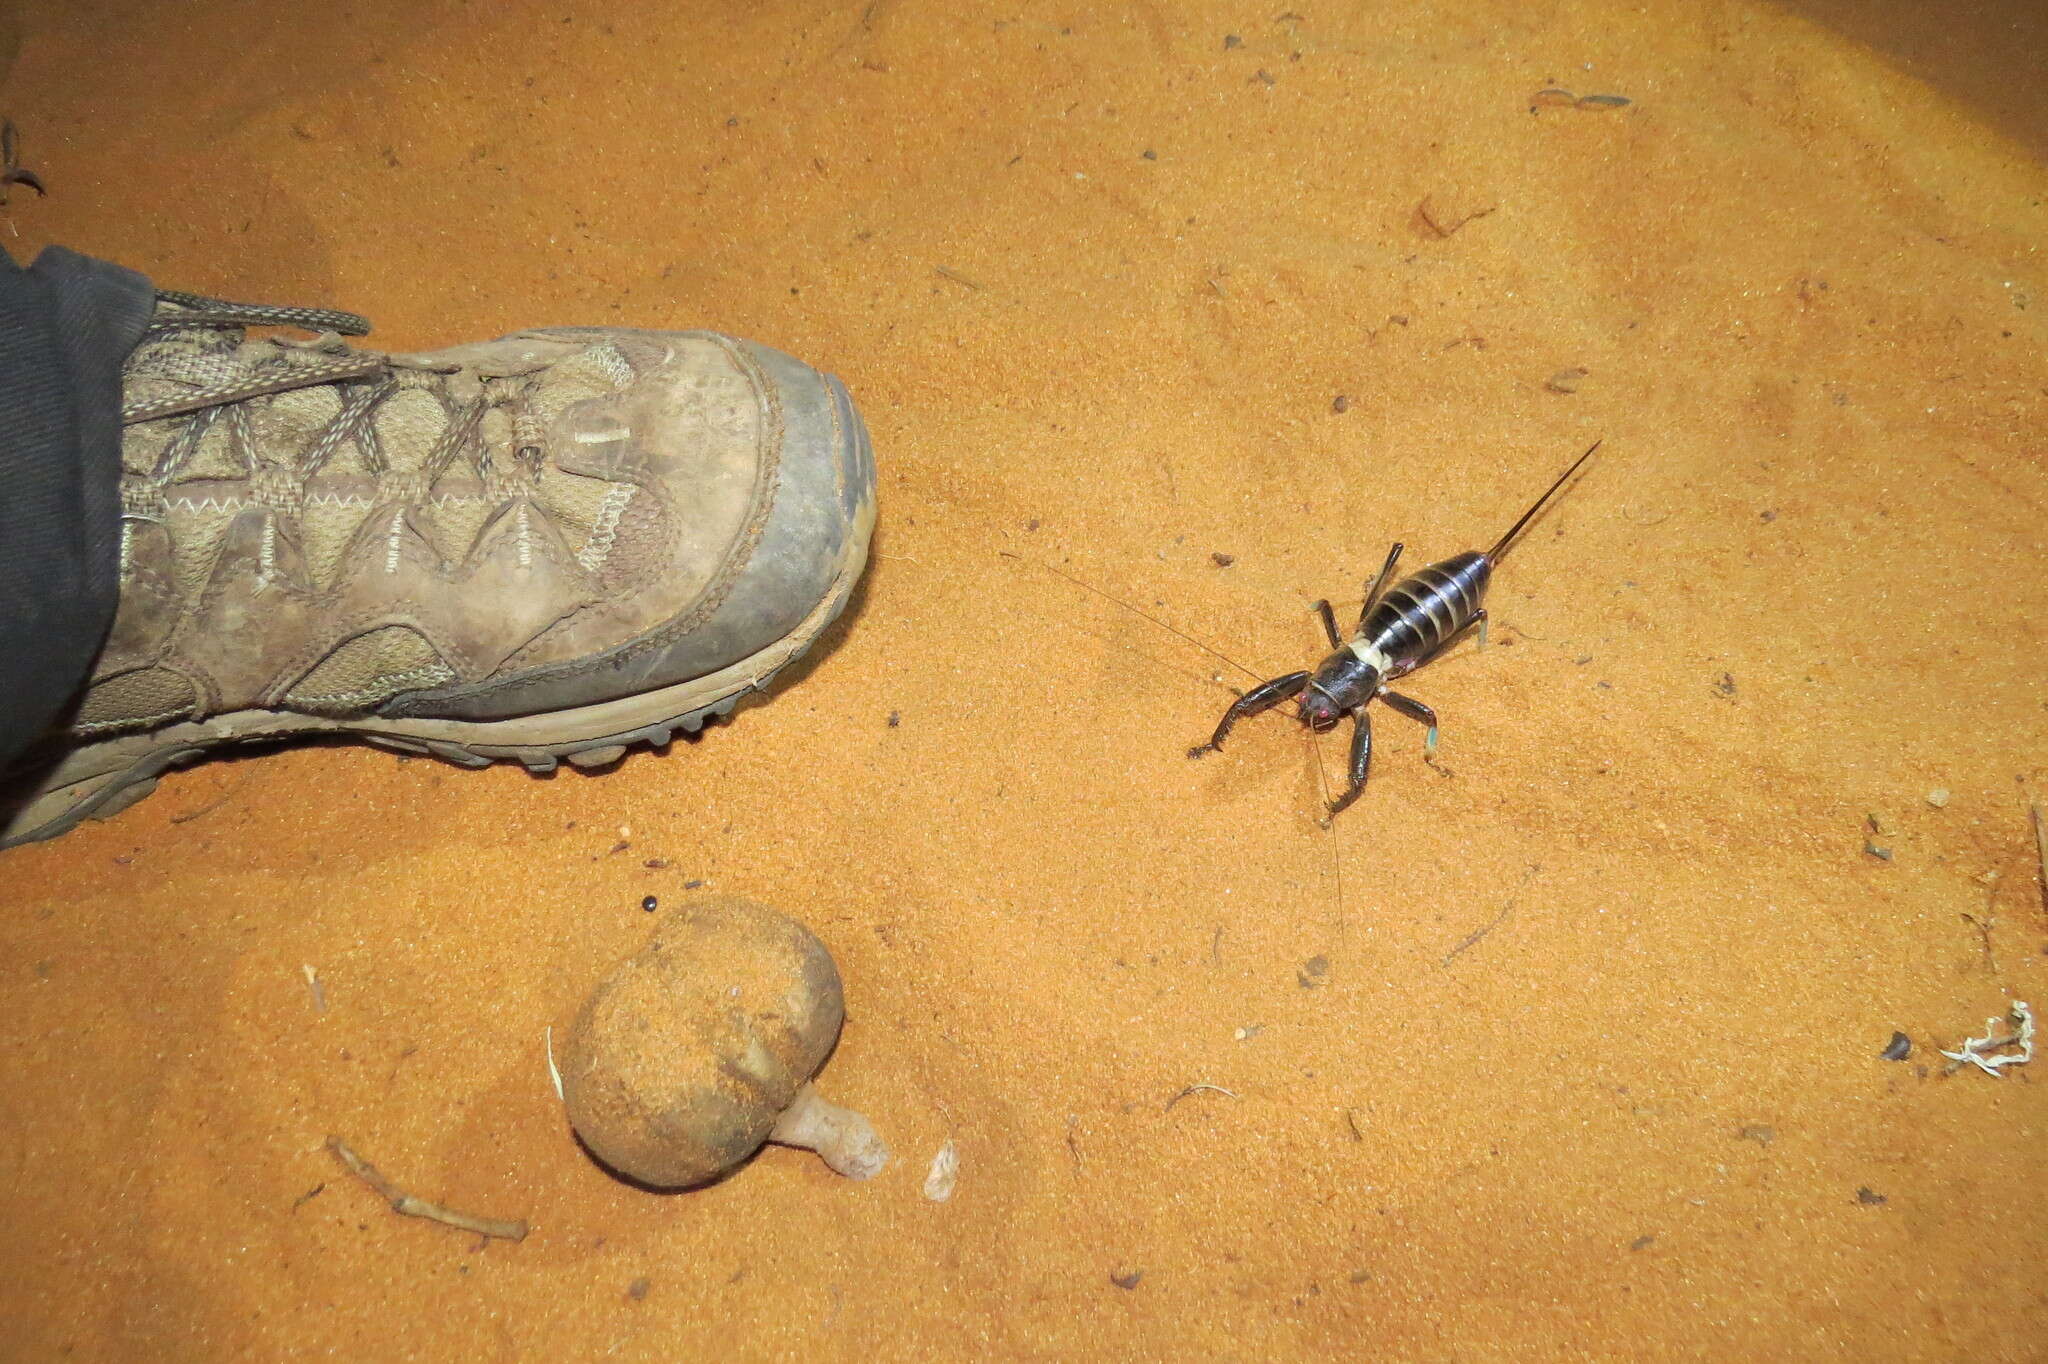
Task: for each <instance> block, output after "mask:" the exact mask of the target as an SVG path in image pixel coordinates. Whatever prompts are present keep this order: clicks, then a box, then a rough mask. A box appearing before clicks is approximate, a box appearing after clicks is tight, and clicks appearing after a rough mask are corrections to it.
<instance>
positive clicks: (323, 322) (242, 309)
mask: <svg viewBox="0 0 2048 1364" xmlns="http://www.w3.org/2000/svg"><path fill="white" fill-rule="evenodd" d="M157 302H158V303H159V304H166V303H167V304H170V305H172V307H174V308H178V309H182V310H183V311H178V312H171V311H165V310H163V309H161V308H160V309H159V311H158V312H157V314H156V316H155V317H153V318H151V319H150V323H149V333H148V334H149V335H150V336H151V337H155V336H160V335H162V334H163V333H165V332H169V331H178V330H183V329H186V328H237V327H303V328H305V329H306V330H307V331H312V332H320V333H326V334H331V335H334V336H362V335H364V334H366V333H367V332H368V331H369V330H370V321H369V319H368V318H366V317H360V316H358V315H357V314H355V313H345V312H342V311H340V310H338V309H334V308H292V307H282V306H279V305H276V304H270V303H231V302H229V301H228V300H226V299H219V298H206V297H204V296H202V295H199V294H187V293H180V292H179V291H177V290H175V289H159V290H158V291H157ZM323 342H324V337H323V340H322V341H314V342H311V343H308V344H307V345H306V346H305V350H306V351H307V353H308V354H316V353H317V351H316V350H315V348H316V347H319V346H321V345H322V344H323ZM388 363H389V362H388V361H387V359H386V358H385V357H384V356H382V355H377V354H374V353H371V352H366V351H348V352H346V353H345V354H342V355H332V356H324V357H321V358H318V359H309V360H307V361H304V362H301V363H295V364H291V365H288V366H283V365H281V366H273V367H270V368H268V369H256V368H254V367H251V366H249V365H247V364H243V363H241V362H239V361H237V360H235V359H234V358H232V357H229V356H219V357H216V358H214V359H213V360H212V361H210V362H209V363H208V365H207V367H206V369H205V371H204V372H203V373H200V374H195V375H194V376H192V377H196V378H200V379H201V380H202V382H199V383H196V384H194V385H193V387H192V388H190V389H189V390H188V391H186V392H184V393H179V394H176V395H174V396H167V397H162V398H154V399H149V400H139V401H135V402H130V403H126V404H124V405H123V406H122V408H121V421H122V424H123V425H128V426H132V425H134V424H135V423H137V422H146V421H155V420H157V419H159V418H162V417H175V416H178V415H179V414H181V413H185V412H197V411H200V410H202V409H204V408H209V407H224V406H227V405H228V404H230V403H237V402H241V401H242V400H243V399H245V398H256V397H261V396H263V395H265V394H269V393H284V392H287V391H289V390H291V389H295V388H313V387H315V386H317V385H320V384H331V383H335V382H337V381H339V380H345V379H374V378H378V377H380V376H381V375H382V374H383V373H384V371H385V368H386V366H387V365H388ZM205 380H211V382H205Z"/></svg>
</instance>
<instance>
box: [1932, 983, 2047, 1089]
mask: <svg viewBox="0 0 2048 1364" xmlns="http://www.w3.org/2000/svg"><path fill="white" fill-rule="evenodd" d="M2011 1017H2013V1018H2016V1019H2018V1020H2019V1026H2018V1028H2017V1030H2016V1031H2014V1032H2010V1033H2007V1032H2005V1031H2003V1030H2002V1029H2001V1028H2000V1027H1999V1024H2000V1023H2001V1022H2002V1021H2003V1020H2001V1019H1999V1018H1997V1017H1992V1018H1987V1019H1985V1020H1984V1035H1983V1036H1982V1037H1970V1038H1965V1039H1964V1041H1963V1049H1962V1050H1961V1051H1945V1052H1943V1053H1942V1055H1943V1056H1946V1057H1947V1058H1948V1059H1949V1060H1951V1061H1954V1062H1956V1063H1957V1064H1958V1065H1968V1066H1975V1067H1976V1068H1977V1069H1979V1070H1981V1071H1983V1072H1984V1073H1985V1074H1986V1075H1996V1074H1998V1072H1999V1068H2000V1067H2002V1066H2023V1065H2025V1064H2026V1063H2027V1062H2029V1061H2031V1060H2033V1059H2034V1011H2033V1010H2032V1009H2031V1008H2029V1007H2028V1006H2027V1002H2026V1001H2025V1000H2023V999H2016V1000H2014V1001H2013V1002H2012V1013H2011ZM2000 1047H2017V1048H2018V1050H2017V1051H2009V1052H2000V1053H1998V1054H1997V1055H1992V1054H1991V1053H1993V1052H1996V1051H1997V1049H1998V1048H2000Z"/></svg>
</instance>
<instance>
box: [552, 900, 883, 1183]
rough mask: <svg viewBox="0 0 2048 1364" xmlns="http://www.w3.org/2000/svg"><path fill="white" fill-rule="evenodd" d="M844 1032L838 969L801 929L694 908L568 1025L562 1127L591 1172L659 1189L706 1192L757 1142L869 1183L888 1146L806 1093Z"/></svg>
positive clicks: (705, 904) (603, 985)
mask: <svg viewBox="0 0 2048 1364" xmlns="http://www.w3.org/2000/svg"><path fill="white" fill-rule="evenodd" d="M844 1019H845V1004H844V1000H843V997H842V995H841V992H840V985H839V971H838V968H836V967H835V966H834V965H833V964H832V957H831V954H830V953H828V952H827V951H826V950H825V945H824V944H823V943H821V942H819V941H818V939H817V938H816V937H815V936H814V935H813V934H812V933H811V931H810V930H809V929H807V928H805V927H804V926H803V925H802V924H800V923H798V922H796V921H795V920H794V919H791V918H789V917H788V916H787V915H784V914H779V913H777V912H776V911H774V910H772V909H768V908H766V907H765V906H762V905H757V904H754V903H752V902H751V901H748V900H743V899H739V898H737V897H726V896H720V897H707V898H705V899H700V900H692V901H690V902H689V903H688V904H686V905H685V906H683V907H681V908H679V909H677V910H676V911H674V913H673V917H671V918H670V919H669V920H668V921H667V922H665V923H664V924H662V926H661V927H660V928H659V929H658V930H657V931H656V932H655V934H654V936H653V937H652V938H650V939H649V940H648V942H647V945H646V946H644V947H642V948H641V949H640V950H639V951H638V952H636V953H634V954H633V955H632V956H631V957H628V958H627V959H626V960H625V961H623V962H621V963H620V964H619V966H618V968H617V969H616V970H614V971H613V972H612V973H611V974H610V975H609V976H607V977H605V978H604V980H603V981H601V982H599V984H598V986H597V988H596V989H595V990H593V991H592V992H591V995H590V998H589V999H588V1000H586V1001H585V1002H584V1005H583V1008H582V1009H581V1011H579V1012H578V1013H577V1015H576V1021H575V1022H574V1023H573V1024H571V1026H570V1028H569V1034H568V1044H567V1047H566V1050H565V1052H564V1055H563V1059H562V1062H561V1076H562V1098H563V1101H564V1102H565V1103H566V1104H567V1105H568V1108H569V1121H570V1123H571V1124H573V1125H574V1126H575V1128H576V1132H577V1135H579V1136H580V1137H582V1139H583V1143H584V1145H585V1146H587V1147H588V1148H589V1149H590V1151H591V1153H592V1154H593V1155H595V1156H596V1157H597V1158H598V1159H599V1160H600V1161H602V1162H603V1163H604V1164H606V1165H608V1166H610V1167H611V1168H612V1169H613V1170H615V1171H617V1172H618V1173H620V1174H622V1175H625V1176H627V1177H629V1178H631V1179H634V1180H637V1181H639V1182H641V1183H643V1184H648V1185H652V1186H654V1187H657V1188H681V1187H685V1186H688V1185H693V1184H703V1183H707V1182H709V1181H711V1180H714V1179H717V1178H719V1177H720V1176H721V1175H724V1174H725V1173H727V1172H728V1171H730V1170H732V1169H734V1168H735V1167H736V1166H738V1165H739V1164H740V1163H741V1162H743V1161H745V1160H746V1159H747V1157H749V1156H751V1155H753V1154H754V1152H755V1151H757V1150H759V1149H760V1147H761V1144H762V1143H763V1142H768V1141H772V1142H776V1143H778V1144H780V1145H784V1146H802V1147H807V1148H809V1149H811V1150H814V1151H816V1152H817V1153H818V1154H819V1155H820V1156H822V1157H824V1159H825V1162H826V1164H828V1165H830V1166H831V1167H832V1168H833V1169H835V1170H837V1171H838V1172H839V1173H840V1174H843V1175H846V1176H848V1177H850V1178H853V1179H866V1178H868V1177H870V1176H871V1175H874V1174H877V1173H879V1172H880V1171H881V1169H882V1166H883V1165H884V1164H885V1163H886V1162H887V1161H888V1158H889V1151H888V1148H887V1147H886V1146H885V1145H883V1143H882V1141H881V1139H880V1138H879V1137H877V1136H876V1135H875V1131H874V1128H872V1127H871V1126H869V1125H868V1121H867V1119H865V1118H863V1117H861V1116H860V1114H858V1113H853V1112H850V1111H848V1110H846V1109H843V1108H839V1107H837V1106H836V1105H833V1104H830V1103H827V1102H826V1101H825V1100H824V1099H822V1098H820V1097H819V1095H818V1092H817V1090H816V1088H815V1087H814V1086H813V1085H812V1084H811V1077H812V1076H813V1075H815V1074H816V1073H817V1071H818V1068H819V1067H821V1066H822V1065H824V1064H825V1058H826V1057H828V1056H830V1055H831V1053H832V1048H833V1045H834V1043H836V1042H837V1041H838V1038H839V1028H840V1024H841V1023H842V1022H843V1021H844Z"/></svg>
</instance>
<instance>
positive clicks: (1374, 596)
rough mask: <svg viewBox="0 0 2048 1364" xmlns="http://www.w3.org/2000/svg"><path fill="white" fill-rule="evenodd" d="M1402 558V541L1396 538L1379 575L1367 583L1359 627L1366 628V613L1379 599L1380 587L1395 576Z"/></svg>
mask: <svg viewBox="0 0 2048 1364" xmlns="http://www.w3.org/2000/svg"><path fill="white" fill-rule="evenodd" d="M1400 559H1401V542H1400V541H1399V540H1396V541H1394V547H1393V548H1392V549H1390V550H1388V551H1387V561H1386V562H1385V563H1383V564H1381V565H1380V571H1379V575H1378V576H1377V577H1375V578H1374V579H1373V580H1372V581H1371V582H1369V583H1367V584H1366V587H1365V604H1364V605H1363V606H1361V607H1359V608H1358V628H1359V629H1361V630H1363V629H1364V628H1365V617H1366V613H1367V612H1369V611H1371V610H1372V604H1373V603H1374V602H1376V601H1378V600H1379V597H1380V589H1381V588H1383V587H1385V586H1386V585H1387V579H1389V578H1391V577H1393V576H1394V565H1395V564H1396V563H1398V562H1400Z"/></svg>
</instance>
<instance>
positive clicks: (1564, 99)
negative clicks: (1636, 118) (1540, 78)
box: [1529, 85, 1634, 114]
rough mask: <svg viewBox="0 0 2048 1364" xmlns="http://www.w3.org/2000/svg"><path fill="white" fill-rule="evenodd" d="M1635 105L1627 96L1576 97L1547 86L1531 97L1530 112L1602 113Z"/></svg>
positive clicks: (1565, 91)
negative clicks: (1573, 110) (1578, 111)
mask: <svg viewBox="0 0 2048 1364" xmlns="http://www.w3.org/2000/svg"><path fill="white" fill-rule="evenodd" d="M1632 103H1634V101H1633V100H1631V99H1629V98H1628V97H1627V96H1626V95H1574V94H1573V93H1572V92H1571V91H1569V90H1561V89H1559V88H1558V87H1557V86H1554V85H1552V86H1546V87H1545V88H1544V89H1541V90H1538V91H1537V92H1536V93H1535V94H1533V95H1531V96H1529V112H1530V113H1532V114H1533V113H1535V112H1536V111H1538V110H1539V109H1585V110H1589V111H1591V112H1593V113H1600V112H1602V111H1604V110H1607V109H1621V108H1625V107H1627V106H1628V105H1630V104H1632Z"/></svg>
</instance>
